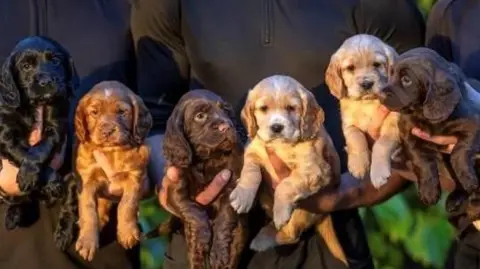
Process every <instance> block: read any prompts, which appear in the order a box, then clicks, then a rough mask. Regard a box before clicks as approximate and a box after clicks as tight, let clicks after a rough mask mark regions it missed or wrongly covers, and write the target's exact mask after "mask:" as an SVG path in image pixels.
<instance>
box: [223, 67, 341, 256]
mask: <svg viewBox="0 0 480 269" xmlns="http://www.w3.org/2000/svg"><path fill="white" fill-rule="evenodd" d="M241 118H242V121H243V123H244V125H245V127H246V129H247V132H248V136H249V138H250V139H251V142H250V144H249V145H248V146H247V148H246V150H245V155H244V165H243V169H242V172H241V175H240V178H239V180H238V185H237V187H236V188H235V189H234V190H233V192H232V193H231V195H230V201H231V205H232V207H233V208H234V209H235V210H236V211H237V212H238V213H245V212H248V211H249V210H250V209H251V207H252V205H253V202H254V200H255V196H256V193H257V190H258V188H259V186H260V183H261V182H262V175H261V171H262V169H264V170H266V171H267V172H268V173H269V174H270V176H271V177H272V178H274V179H275V180H277V181H278V177H277V176H276V174H275V171H274V169H273V167H272V165H271V164H270V161H269V159H268V155H267V151H266V148H267V147H269V148H274V149H275V152H276V153H277V155H278V156H279V157H280V158H281V159H282V160H283V161H284V162H285V163H286V165H287V166H288V167H289V168H290V169H291V171H292V172H291V174H290V176H289V177H287V178H285V179H283V180H282V181H281V182H280V183H279V184H278V186H277V187H276V189H275V192H274V194H273V195H272V192H273V190H272V189H270V188H262V190H261V191H260V203H261V204H262V206H263V208H264V209H265V210H266V212H267V214H269V215H270V216H271V215H272V214H273V221H274V224H275V226H276V228H277V229H279V231H278V233H276V235H275V232H273V237H272V236H270V235H271V234H272V231H274V230H275V227H273V225H272V224H270V225H267V226H266V227H264V228H263V229H262V231H261V232H260V233H259V234H258V235H257V237H256V238H255V239H254V240H253V241H252V243H251V245H250V247H251V248H252V249H254V250H257V251H263V250H265V249H267V248H270V247H273V246H275V245H283V244H293V243H296V242H298V240H299V236H300V234H301V233H302V232H303V231H305V230H306V229H307V228H309V227H311V226H312V225H314V224H316V223H319V226H318V230H319V232H320V233H321V235H322V236H323V237H324V238H325V239H326V240H325V241H326V243H327V245H328V247H329V248H330V250H331V251H332V253H333V254H334V255H335V256H336V257H337V258H338V259H340V260H341V261H343V262H344V263H346V260H345V256H344V254H343V250H342V248H341V246H340V244H339V242H338V240H337V237H336V235H335V231H334V228H333V225H332V221H331V218H330V216H328V215H327V216H319V215H315V214H311V213H309V212H307V211H305V210H301V209H294V208H295V203H296V202H297V201H298V200H300V199H302V198H306V197H308V196H310V195H312V194H314V193H316V192H318V191H319V190H320V189H322V188H325V187H327V186H332V185H336V184H338V182H337V180H338V179H339V178H340V165H339V159H338V154H337V152H336V151H335V149H334V147H333V144H332V141H331V139H330V136H329V135H328V133H327V132H326V130H325V129H324V127H323V121H324V113H323V110H322V108H321V107H320V106H319V105H318V104H317V102H316V101H315V98H314V97H313V95H312V94H311V93H310V92H309V91H308V90H307V89H305V88H304V87H303V86H302V85H301V84H300V83H299V82H298V81H296V80H295V79H293V78H291V77H288V76H282V75H274V76H271V77H268V78H265V79H263V80H262V81H260V82H259V83H258V84H257V85H256V86H255V87H254V88H253V89H252V90H251V91H250V92H249V94H248V98H247V101H246V104H245V106H244V108H243V110H242V113H241ZM272 196H273V198H272ZM272 204H273V206H272ZM272 207H273V209H272ZM272 211H273V213H272ZM292 212H293V213H292ZM327 239H328V240H327Z"/></svg>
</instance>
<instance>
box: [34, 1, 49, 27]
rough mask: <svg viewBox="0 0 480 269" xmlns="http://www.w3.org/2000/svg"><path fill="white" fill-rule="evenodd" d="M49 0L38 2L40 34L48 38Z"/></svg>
mask: <svg viewBox="0 0 480 269" xmlns="http://www.w3.org/2000/svg"><path fill="white" fill-rule="evenodd" d="M47 2H48V0H38V1H37V7H38V32H39V33H38V34H39V35H43V36H48V26H47V18H48V14H47V6H48V3H47Z"/></svg>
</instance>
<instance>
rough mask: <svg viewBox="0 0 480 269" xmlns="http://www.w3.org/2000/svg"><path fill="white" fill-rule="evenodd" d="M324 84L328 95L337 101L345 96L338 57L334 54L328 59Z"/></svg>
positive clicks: (345, 90)
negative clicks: (328, 91)
mask: <svg viewBox="0 0 480 269" xmlns="http://www.w3.org/2000/svg"><path fill="white" fill-rule="evenodd" d="M325 83H326V84H327V87H328V89H329V90H330V93H331V94H332V95H333V96H335V97H336V98H337V99H339V100H340V99H342V98H344V97H345V96H346V95H347V88H346V87H345V85H344V83H343V79H342V73H341V70H340V66H339V63H338V56H336V54H334V55H333V56H332V58H331V59H330V63H329V64H328V67H327V71H326V72H325Z"/></svg>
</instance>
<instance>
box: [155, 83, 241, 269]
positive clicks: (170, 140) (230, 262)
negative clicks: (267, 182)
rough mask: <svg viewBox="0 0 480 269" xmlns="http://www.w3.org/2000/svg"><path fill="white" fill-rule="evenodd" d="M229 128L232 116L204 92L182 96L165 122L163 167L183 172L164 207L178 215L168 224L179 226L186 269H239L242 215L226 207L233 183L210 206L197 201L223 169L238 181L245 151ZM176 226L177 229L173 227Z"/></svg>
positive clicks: (217, 101)
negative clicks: (182, 233) (184, 249)
mask: <svg viewBox="0 0 480 269" xmlns="http://www.w3.org/2000/svg"><path fill="white" fill-rule="evenodd" d="M234 126H235V125H234V123H233V111H232V109H231V108H230V106H229V105H228V104H227V103H225V102H224V101H223V100H222V99H221V98H220V97H219V96H217V95H215V94H214V93H212V92H210V91H207V90H195V91H191V92H189V93H187V94H185V95H184V96H183V97H182V98H181V99H180V101H179V103H178V104H177V106H176V107H175V109H174V110H173V113H172V115H171V116H170V118H169V119H168V122H167V129H166V132H165V138H164V145H163V150H164V154H165V159H166V161H167V166H171V165H173V166H175V167H177V168H179V169H180V170H181V173H180V174H181V175H182V176H181V180H180V182H179V183H177V184H173V185H171V186H170V187H169V189H167V194H168V195H167V197H168V203H169V205H170V206H171V208H172V209H174V210H175V211H176V212H177V213H178V214H179V218H173V219H172V220H171V221H170V222H169V223H170V225H171V228H172V229H175V228H176V227H175V226H177V225H178V223H179V222H180V223H181V225H182V226H183V229H182V230H183V232H184V233H185V238H186V240H187V247H188V260H189V263H190V268H192V269H204V268H207V266H206V265H205V263H209V264H210V268H212V269H233V268H237V266H238V262H239V258H240V254H241V253H242V250H243V249H244V246H245V243H246V240H247V224H246V219H245V217H246V215H237V213H236V212H235V211H234V210H233V208H232V207H231V206H230V201H229V194H230V192H231V191H232V190H233V188H234V187H235V182H234V181H231V182H230V183H229V185H227V186H226V188H225V189H224V190H223V193H222V194H220V196H219V197H218V198H217V199H216V200H215V201H214V202H213V203H212V204H210V205H209V206H202V205H200V204H198V203H196V202H195V196H196V195H197V194H198V193H200V192H201V191H202V190H203V189H204V188H205V187H206V186H207V185H208V184H209V183H210V181H211V180H212V179H213V178H214V177H215V175H216V174H217V173H219V172H220V171H222V170H223V169H229V170H230V171H232V178H238V177H239V175H240V171H241V168H242V165H243V161H242V159H243V147H242V145H241V143H240V140H239V138H238V135H237V133H236V130H235V128H234ZM176 224H177V225H176Z"/></svg>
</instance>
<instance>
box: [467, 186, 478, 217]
mask: <svg viewBox="0 0 480 269" xmlns="http://www.w3.org/2000/svg"><path fill="white" fill-rule="evenodd" d="M467 215H468V218H469V219H470V220H478V219H480V193H478V192H474V193H472V194H470V195H469V196H468V206H467Z"/></svg>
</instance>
